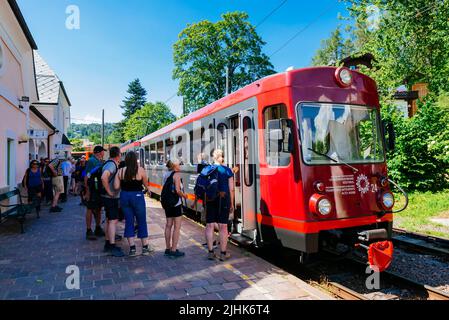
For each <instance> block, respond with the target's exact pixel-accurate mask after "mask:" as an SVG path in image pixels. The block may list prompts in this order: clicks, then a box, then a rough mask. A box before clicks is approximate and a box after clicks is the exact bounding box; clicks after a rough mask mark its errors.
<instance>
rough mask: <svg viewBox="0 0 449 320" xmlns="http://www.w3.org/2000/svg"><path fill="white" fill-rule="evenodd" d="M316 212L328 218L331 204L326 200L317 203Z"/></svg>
mask: <svg viewBox="0 0 449 320" xmlns="http://www.w3.org/2000/svg"><path fill="white" fill-rule="evenodd" d="M317 207H318V212H319V213H320V214H321V215H323V216H328V215H330V214H331V211H332V203H331V202H330V201H329V200H328V199H327V198H322V199H321V200H319V201H318V206H317Z"/></svg>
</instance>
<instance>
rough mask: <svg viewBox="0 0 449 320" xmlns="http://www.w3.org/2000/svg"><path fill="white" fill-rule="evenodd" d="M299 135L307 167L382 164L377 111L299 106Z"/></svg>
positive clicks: (326, 106)
mask: <svg viewBox="0 0 449 320" xmlns="http://www.w3.org/2000/svg"><path fill="white" fill-rule="evenodd" d="M298 114H299V115H300V121H299V123H300V134H301V144H302V153H303V159H304V161H305V162H306V163H307V164H336V163H338V162H346V163H379V162H384V161H385V154H384V149H383V144H382V136H381V130H380V117H379V113H378V112H377V110H376V109H373V108H368V107H363V106H350V105H338V104H301V105H299V106H298Z"/></svg>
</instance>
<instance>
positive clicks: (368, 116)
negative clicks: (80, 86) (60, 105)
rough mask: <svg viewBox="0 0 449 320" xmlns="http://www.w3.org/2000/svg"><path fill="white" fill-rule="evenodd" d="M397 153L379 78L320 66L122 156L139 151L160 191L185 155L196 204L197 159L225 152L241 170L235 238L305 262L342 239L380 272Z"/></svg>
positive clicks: (248, 90) (238, 98) (388, 247)
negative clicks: (389, 158)
mask: <svg viewBox="0 0 449 320" xmlns="http://www.w3.org/2000/svg"><path fill="white" fill-rule="evenodd" d="M386 129H387V130H386ZM386 131H388V132H389V133H390V134H389V135H388V139H387V138H386V136H387V134H386ZM387 140H388V141H387ZM392 147H394V134H393V131H392V127H389V126H385V125H384V124H383V123H382V122H381V118H380V105H379V97H378V92H377V86H376V83H375V81H374V80H372V79H371V78H369V77H367V76H366V75H363V74H361V73H359V72H357V71H352V70H349V69H346V68H333V67H319V68H305V69H299V70H292V71H288V72H284V73H280V74H276V75H273V76H269V77H266V78H264V79H261V80H259V81H256V82H254V83H252V84H250V85H248V86H246V87H245V88H242V89H241V90H238V91H237V92H234V93H232V94H230V95H229V96H226V97H225V98H223V99H221V100H219V101H216V102H214V103H212V104H210V105H208V106H206V107H204V108H202V109H200V110H198V111H196V112H194V113H192V114H190V115H189V116H187V117H185V118H183V119H181V120H179V121H177V122H175V123H173V124H171V125H169V126H167V127H165V128H163V129H161V130H159V131H157V132H154V133H152V134H150V135H149V136H147V137H145V138H143V139H141V140H140V141H138V142H131V143H128V144H127V145H126V146H124V147H123V151H124V153H126V151H127V150H135V151H137V152H138V154H139V157H140V164H141V165H142V166H143V167H145V168H146V169H147V170H148V176H149V179H150V185H151V191H152V192H153V193H156V194H160V193H161V190H162V182H161V181H162V174H163V171H164V170H165V166H164V163H165V162H166V161H167V160H169V159H174V158H177V159H180V160H181V161H182V164H183V166H182V174H183V181H184V185H185V189H186V190H185V191H186V192H187V193H188V194H190V198H189V200H188V203H185V205H186V206H188V207H190V206H191V205H192V203H193V201H194V192H193V188H194V185H195V179H196V177H197V170H196V164H197V163H198V161H199V160H198V159H199V158H201V157H202V158H203V160H205V161H208V160H209V161H210V156H211V154H212V152H213V151H214V149H215V148H220V149H222V150H224V152H225V159H226V163H227V165H228V166H230V167H233V168H238V169H239V170H238V173H236V176H235V187H236V215H235V218H234V221H233V227H234V228H233V231H234V233H233V237H234V238H235V239H237V240H239V241H244V242H252V243H254V244H256V245H266V244H280V245H282V246H283V247H288V248H291V249H294V250H297V251H299V252H301V254H302V256H305V254H310V253H316V252H318V251H319V250H320V248H321V245H323V244H326V243H327V244H329V243H332V242H335V241H341V242H345V243H348V244H350V245H357V244H361V245H362V247H365V248H369V251H370V255H371V259H370V263H371V264H372V265H377V266H378V267H379V268H380V269H381V270H383V269H385V268H386V267H387V266H388V264H389V263H390V261H391V255H392V244H391V242H389V241H388V240H389V239H390V238H391V233H392V224H393V214H392V209H393V205H394V196H393V193H392V192H391V190H390V182H389V179H388V176H387V166H386V150H387V149H388V148H392ZM199 155H201V156H200V157H199ZM201 204H202V203H201V202H200V204H199V206H198V207H197V208H196V210H197V211H198V212H201V211H202V210H203V207H202V205H201Z"/></svg>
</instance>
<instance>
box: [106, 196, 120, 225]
mask: <svg viewBox="0 0 449 320" xmlns="http://www.w3.org/2000/svg"><path fill="white" fill-rule="evenodd" d="M103 205H104V211H105V212H106V218H108V220H119V199H111V198H103Z"/></svg>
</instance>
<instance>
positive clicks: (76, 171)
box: [23, 146, 235, 261]
mask: <svg viewBox="0 0 449 320" xmlns="http://www.w3.org/2000/svg"><path fill="white" fill-rule="evenodd" d="M106 151H107V150H105V149H104V148H103V147H101V146H97V147H95V148H94V154H93V156H92V157H91V158H90V159H89V160H88V161H86V159H85V158H84V157H83V158H81V159H80V160H79V161H78V162H77V163H75V162H74V161H73V160H72V159H61V158H57V159H55V160H53V161H50V159H42V161H41V163H39V162H38V161H37V160H34V161H31V164H30V168H29V169H28V170H27V172H26V174H25V177H24V181H23V184H24V187H25V188H26V189H27V190H28V195H29V198H30V199H34V198H38V199H41V198H43V197H45V198H46V200H47V201H48V202H51V209H50V212H61V211H62V208H61V207H59V206H58V203H59V199H61V201H62V202H65V201H67V192H68V187H69V186H70V190H71V191H72V192H73V193H74V194H78V195H80V197H81V204H83V205H85V206H86V239H87V240H97V239H98V238H102V237H104V238H105V244H104V252H106V253H108V254H110V255H112V256H115V257H123V256H124V255H125V253H124V252H123V249H122V248H120V247H119V246H117V244H116V241H117V240H119V239H120V236H118V235H117V224H118V222H119V221H120V220H125V231H124V237H125V238H126V239H127V241H128V244H129V248H130V249H129V256H136V255H137V248H136V244H135V237H136V234H137V238H138V239H140V241H141V243H142V252H141V254H142V255H149V254H151V252H153V251H154V249H153V248H152V247H151V246H150V244H149V240H148V237H149V234H148V226H147V216H146V204H145V194H146V193H149V189H148V184H149V181H148V177H147V174H146V172H145V170H144V169H143V168H142V167H140V166H139V165H138V161H137V154H136V153H134V152H129V153H128V154H127V155H126V158H125V160H124V161H121V152H120V149H119V148H118V147H113V148H111V149H110V150H109V160H108V161H106V162H105V161H104V160H103V159H104V156H105V152H106ZM213 158H214V164H213V165H214V166H215V168H216V170H217V181H218V184H217V185H218V194H217V197H214V198H213V199H204V201H205V204H206V205H205V210H206V223H207V226H206V232H205V236H206V241H207V247H208V251H209V254H208V258H209V259H210V260H213V259H216V258H219V259H220V260H222V261H225V260H227V259H229V258H230V255H229V253H228V252H227V243H228V236H229V233H228V221H229V217H230V215H233V213H234V207H235V203H234V201H235V200H234V198H235V193H234V173H235V171H233V170H231V169H230V168H228V167H226V166H225V165H224V153H223V151H222V150H215V152H214V155H213ZM180 166H181V163H180V161H168V162H167V164H166V167H167V172H165V173H164V176H163V185H164V188H166V189H168V190H170V192H172V193H173V196H174V197H175V201H173V203H172V204H171V205H169V206H164V210H165V215H166V219H167V221H166V226H165V240H166V250H165V255H166V256H168V257H171V258H180V257H183V256H185V253H184V252H182V251H180V250H179V249H178V244H179V239H180V232H181V224H182V215H183V209H182V208H183V199H187V198H188V195H187V194H186V193H185V192H184V186H183V182H182V177H181V174H180V170H181V169H180ZM208 166H209V164H207V163H206V162H205V161H204V159H202V161H201V162H200V163H199V164H198V173H201V171H202V170H204V169H205V168H207V167H208ZM70 178H71V179H72V181H71V182H70V183H69V180H70ZM195 204H196V201H195ZM103 208H104V211H105V213H106V223H105V229H104V230H103V229H102V227H101V222H102V221H101V212H102V209H103ZM93 220H95V230H92V222H93ZM216 230H217V231H219V235H220V241H219V246H220V255H219V256H217V255H216V254H215V251H214V247H215V246H216V243H215V242H214V232H215V231H216Z"/></svg>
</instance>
